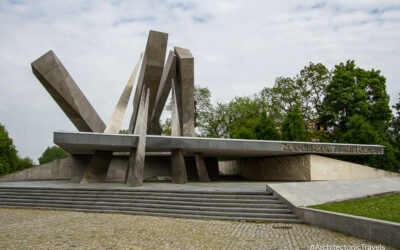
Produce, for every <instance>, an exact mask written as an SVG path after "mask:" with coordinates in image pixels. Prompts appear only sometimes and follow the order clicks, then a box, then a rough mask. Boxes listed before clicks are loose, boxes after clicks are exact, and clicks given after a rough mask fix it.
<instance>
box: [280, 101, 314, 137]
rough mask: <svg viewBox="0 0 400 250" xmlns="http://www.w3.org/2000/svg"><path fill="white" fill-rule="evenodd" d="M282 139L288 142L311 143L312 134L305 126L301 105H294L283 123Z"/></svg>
mask: <svg viewBox="0 0 400 250" xmlns="http://www.w3.org/2000/svg"><path fill="white" fill-rule="evenodd" d="M282 139H283V140H286V141H309V140H310V134H309V132H308V131H307V129H306V126H305V124H304V120H303V116H302V114H301V112H300V107H299V105H294V106H293V108H291V109H290V110H289V111H288V112H287V114H286V117H285V119H284V120H283V122H282Z"/></svg>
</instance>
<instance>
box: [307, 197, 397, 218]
mask: <svg viewBox="0 0 400 250" xmlns="http://www.w3.org/2000/svg"><path fill="white" fill-rule="evenodd" d="M309 207H310V208H315V209H321V210H327V211H332V212H338V213H344V214H351V215H357V216H363V217H368V218H373V219H378V220H387V221H392V222H398V223H400V193H395V194H387V195H380V196H375V197H370V198H365V199H359V200H351V201H342V202H336V203H329V204H322V205H315V206H309Z"/></svg>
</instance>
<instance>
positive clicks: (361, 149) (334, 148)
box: [283, 143, 384, 154]
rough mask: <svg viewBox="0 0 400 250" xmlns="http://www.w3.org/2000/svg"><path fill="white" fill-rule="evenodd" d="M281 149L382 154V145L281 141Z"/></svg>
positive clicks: (289, 150)
mask: <svg viewBox="0 0 400 250" xmlns="http://www.w3.org/2000/svg"><path fill="white" fill-rule="evenodd" d="M283 150H284V151H288V152H312V153H353V154H383V152H384V147H373V146H372V147H371V146H358V145H328V144H318V143H316V144H302V143H283Z"/></svg>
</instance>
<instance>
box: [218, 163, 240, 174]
mask: <svg viewBox="0 0 400 250" xmlns="http://www.w3.org/2000/svg"><path fill="white" fill-rule="evenodd" d="M239 165H240V162H239V161H236V160H233V161H219V162H218V170H219V174H220V175H240V166H239Z"/></svg>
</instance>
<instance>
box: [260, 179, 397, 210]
mask: <svg viewBox="0 0 400 250" xmlns="http://www.w3.org/2000/svg"><path fill="white" fill-rule="evenodd" d="M267 186H268V187H269V188H270V189H271V190H274V191H275V192H277V193H278V194H279V195H281V196H282V197H284V198H285V199H286V200H287V201H289V202H290V203H292V204H293V205H294V206H310V205H318V204H324V203H331V202H336V201H343V200H350V199H357V198H363V197H366V196H369V195H377V194H382V193H388V192H400V177H393V178H378V179H361V180H335V181H309V182H284V183H269V184H267Z"/></svg>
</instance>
